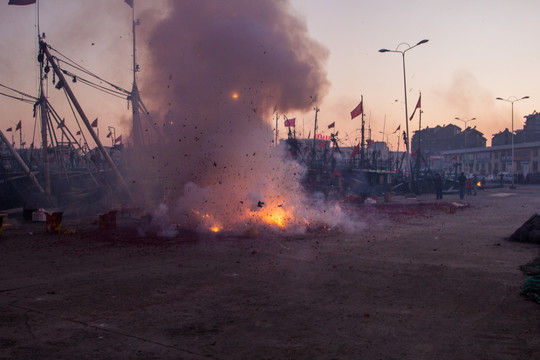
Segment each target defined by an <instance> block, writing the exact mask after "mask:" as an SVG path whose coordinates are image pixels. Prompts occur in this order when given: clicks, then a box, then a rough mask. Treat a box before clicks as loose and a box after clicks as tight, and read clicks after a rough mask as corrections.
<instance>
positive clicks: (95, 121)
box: [92, 118, 97, 127]
mask: <svg viewBox="0 0 540 360" xmlns="http://www.w3.org/2000/svg"><path fill="white" fill-rule="evenodd" d="M92 127H97V118H96V120H94V121H92Z"/></svg>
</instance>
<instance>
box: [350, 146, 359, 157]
mask: <svg viewBox="0 0 540 360" xmlns="http://www.w3.org/2000/svg"><path fill="white" fill-rule="evenodd" d="M358 154H360V145H359V144H356V146H355V147H354V149H353V151H352V153H351V159H352V158H353V157H355V156H356V155H358Z"/></svg>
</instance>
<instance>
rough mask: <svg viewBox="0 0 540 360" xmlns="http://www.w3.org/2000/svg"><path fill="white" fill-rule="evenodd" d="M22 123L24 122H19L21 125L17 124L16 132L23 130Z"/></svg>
mask: <svg viewBox="0 0 540 360" xmlns="http://www.w3.org/2000/svg"><path fill="white" fill-rule="evenodd" d="M21 121H22V120H19V123H18V124H17V127H16V128H15V131H17V130H21V126H22V124H21Z"/></svg>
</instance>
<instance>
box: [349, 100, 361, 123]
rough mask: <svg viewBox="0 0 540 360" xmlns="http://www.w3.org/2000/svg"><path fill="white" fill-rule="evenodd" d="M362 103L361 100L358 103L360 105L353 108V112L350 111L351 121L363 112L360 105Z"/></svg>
mask: <svg viewBox="0 0 540 360" xmlns="http://www.w3.org/2000/svg"><path fill="white" fill-rule="evenodd" d="M362 102H363V100H362V101H360V104H358V106H357V107H355V108H354V110H353V111H351V120H352V119H354V118H355V117H357V116H358V115H361V114H362V113H363V112H364V106H363V105H362Z"/></svg>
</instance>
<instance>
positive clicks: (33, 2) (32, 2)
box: [8, 0, 36, 5]
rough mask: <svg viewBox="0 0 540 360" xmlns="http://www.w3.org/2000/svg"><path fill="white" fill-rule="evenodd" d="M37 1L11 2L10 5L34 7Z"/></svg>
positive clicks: (11, 0)
mask: <svg viewBox="0 0 540 360" xmlns="http://www.w3.org/2000/svg"><path fill="white" fill-rule="evenodd" d="M35 3H36V0H9V2H8V5H32V4H35Z"/></svg>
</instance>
